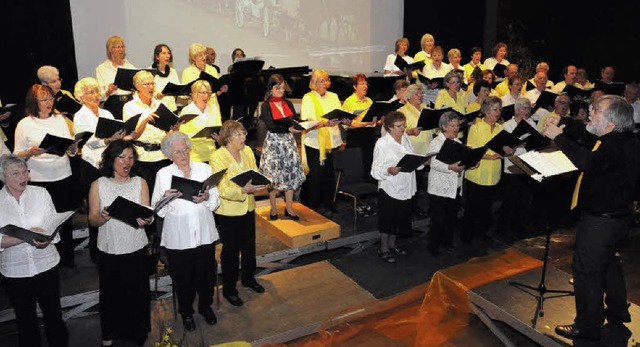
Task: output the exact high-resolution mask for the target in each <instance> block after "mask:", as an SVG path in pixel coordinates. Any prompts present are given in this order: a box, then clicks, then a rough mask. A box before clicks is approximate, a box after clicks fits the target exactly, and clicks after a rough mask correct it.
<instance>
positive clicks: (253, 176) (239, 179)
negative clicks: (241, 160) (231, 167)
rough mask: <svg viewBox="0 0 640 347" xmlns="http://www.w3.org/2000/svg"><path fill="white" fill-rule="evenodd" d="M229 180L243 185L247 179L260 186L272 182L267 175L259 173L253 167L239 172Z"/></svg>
mask: <svg viewBox="0 0 640 347" xmlns="http://www.w3.org/2000/svg"><path fill="white" fill-rule="evenodd" d="M230 180H231V181H232V182H234V183H235V184H237V185H239V186H240V187H244V186H245V185H246V184H247V182H249V181H251V184H253V185H254V186H262V185H268V184H271V183H272V182H271V179H270V178H269V177H267V176H265V175H263V174H261V173H260V172H258V171H256V170H254V169H249V170H246V171H244V172H241V173H239V174H237V175H235V176H233V177H231V178H230Z"/></svg>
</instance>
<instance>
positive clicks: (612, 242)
mask: <svg viewBox="0 0 640 347" xmlns="http://www.w3.org/2000/svg"><path fill="white" fill-rule="evenodd" d="M589 119H590V122H589V123H588V124H587V125H586V126H585V125H584V124H578V123H575V124H573V123H572V124H568V125H566V126H561V127H558V126H557V123H554V122H553V120H549V121H548V122H547V123H546V124H545V129H544V135H545V136H547V137H549V138H551V139H553V140H554V141H555V143H556V144H557V145H558V147H559V148H560V149H561V150H562V152H563V153H565V154H566V155H567V157H568V158H569V159H570V160H571V161H572V162H573V164H574V165H575V166H576V167H577V168H578V169H579V170H580V171H581V174H580V177H579V178H578V182H577V183H576V190H575V191H574V196H573V200H572V207H575V206H578V207H579V208H580V210H581V215H580V221H579V223H578V231H577V233H576V242H575V250H574V256H573V278H574V289H575V302H576V318H575V321H574V323H573V324H571V325H559V326H557V327H556V333H557V334H558V335H561V336H564V337H568V338H572V339H590V340H599V339H600V337H601V335H602V324H603V323H604V319H605V318H606V319H607V323H608V327H610V328H611V329H618V331H623V332H624V333H627V334H628V333H629V330H628V329H626V327H624V325H623V323H625V322H630V321H631V316H630V315H629V311H628V304H627V292H626V289H625V281H624V277H623V275H622V268H621V266H620V259H619V258H618V256H617V255H616V252H617V251H618V250H619V246H620V245H621V243H622V242H623V241H624V240H625V239H626V237H627V236H628V233H629V229H630V226H631V223H632V220H633V216H632V211H633V209H632V204H633V198H634V196H633V193H634V191H635V188H636V184H637V181H638V177H640V141H639V140H638V139H637V138H636V137H635V136H634V135H633V133H632V130H633V128H634V124H633V108H632V107H631V105H630V104H629V103H628V102H627V101H625V100H624V99H622V98H620V97H618V96H613V95H604V96H602V97H600V98H598V99H597V101H596V103H595V105H594V108H593V110H592V111H591V113H590V117H589ZM603 299H604V303H605V304H606V306H607V307H606V308H605V307H604V305H603Z"/></svg>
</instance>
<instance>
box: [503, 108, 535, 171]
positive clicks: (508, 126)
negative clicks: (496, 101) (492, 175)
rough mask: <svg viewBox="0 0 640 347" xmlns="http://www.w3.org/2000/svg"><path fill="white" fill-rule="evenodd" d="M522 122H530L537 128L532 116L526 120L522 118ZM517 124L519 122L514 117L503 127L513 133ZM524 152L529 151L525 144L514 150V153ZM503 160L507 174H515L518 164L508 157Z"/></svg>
mask: <svg viewBox="0 0 640 347" xmlns="http://www.w3.org/2000/svg"><path fill="white" fill-rule="evenodd" d="M521 122H527V123H529V125H531V127H532V128H534V129H536V123H535V122H534V121H533V120H532V119H531V118H529V119H526V120H525V119H523V120H521ZM517 126H518V123H516V120H515V119H514V118H511V119H509V120H508V121H506V122H504V123H503V124H502V127H503V128H504V130H505V131H507V132H509V133H512V132H513V130H514V129H515V128H516V127H517ZM524 153H527V150H526V149H525V148H524V147H523V146H518V147H516V148H515V152H513V155H520V154H524ZM502 160H503V165H502V171H503V172H504V173H506V174H513V173H514V171H513V170H514V168H515V167H516V165H515V164H514V163H512V162H511V160H509V159H508V158H507V157H504V158H503V159H502ZM519 170H520V169H517V170H516V171H519Z"/></svg>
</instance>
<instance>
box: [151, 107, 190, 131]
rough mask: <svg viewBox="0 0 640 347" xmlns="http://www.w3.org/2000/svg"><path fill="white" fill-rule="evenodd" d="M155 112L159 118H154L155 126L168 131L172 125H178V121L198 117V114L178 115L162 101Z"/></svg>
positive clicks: (187, 120) (185, 121)
mask: <svg viewBox="0 0 640 347" xmlns="http://www.w3.org/2000/svg"><path fill="white" fill-rule="evenodd" d="M155 113H156V115H157V116H158V118H155V119H154V120H153V126H155V127H156V128H158V129H161V130H164V131H166V132H168V131H170V130H171V127H173V126H174V125H176V124H177V123H178V122H183V123H187V122H189V121H191V120H192V119H194V118H196V117H198V115H197V114H184V115H182V116H180V117H178V116H177V115H176V114H175V113H173V112H171V110H169V109H168V108H167V106H165V105H164V104H162V103H161V104H160V106H158V108H157V109H156V112H155Z"/></svg>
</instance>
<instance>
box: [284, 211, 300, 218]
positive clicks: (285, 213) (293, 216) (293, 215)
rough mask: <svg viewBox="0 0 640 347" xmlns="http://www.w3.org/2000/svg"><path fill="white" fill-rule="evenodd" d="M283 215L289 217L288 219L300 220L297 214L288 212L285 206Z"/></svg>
mask: <svg viewBox="0 0 640 347" xmlns="http://www.w3.org/2000/svg"><path fill="white" fill-rule="evenodd" d="M284 216H285V217H289V219H291V220H300V217H299V216H298V215H295V214H291V213H289V211H287V209H286V208H285V209H284Z"/></svg>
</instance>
